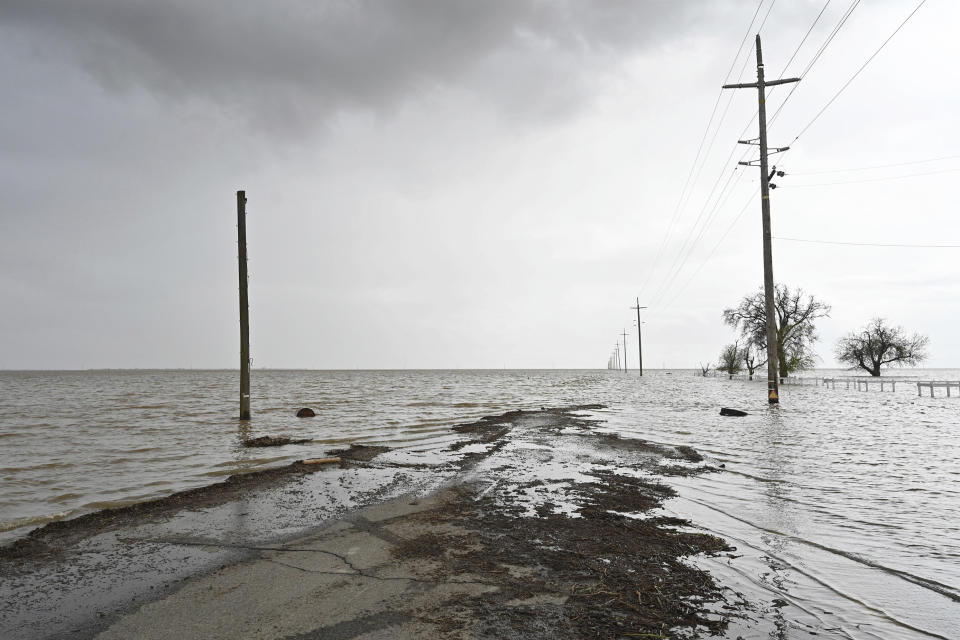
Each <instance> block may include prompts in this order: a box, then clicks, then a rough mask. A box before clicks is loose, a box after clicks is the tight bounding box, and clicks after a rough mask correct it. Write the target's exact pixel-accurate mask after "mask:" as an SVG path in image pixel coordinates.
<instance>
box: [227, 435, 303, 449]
mask: <svg viewBox="0 0 960 640" xmlns="http://www.w3.org/2000/svg"><path fill="white" fill-rule="evenodd" d="M307 442H312V440H311V439H310V438H300V439H295V438H290V437H287V436H260V437H259V438H250V439H249V440H244V441H243V446H245V447H281V446H283V445H285V444H305V443H307Z"/></svg>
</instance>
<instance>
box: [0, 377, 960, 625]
mask: <svg viewBox="0 0 960 640" xmlns="http://www.w3.org/2000/svg"><path fill="white" fill-rule="evenodd" d="M836 373H838V372H831V373H830V374H829V375H835V374H836ZM898 373H900V372H898ZM902 373H903V374H907V375H917V376H920V378H923V379H953V380H958V379H960V371H956V370H954V371H904V372H902ZM808 375H812V374H808ZM252 380H253V382H252V386H253V398H252V407H253V420H251V421H250V423H249V424H244V423H241V422H239V421H238V420H236V415H237V397H238V393H237V388H238V374H237V372H235V371H76V372H0V481H2V492H0V543H4V542H9V541H10V540H13V539H15V538H17V537H20V536H22V535H25V534H26V533H27V532H28V531H29V530H30V529H32V528H34V527H36V526H39V525H41V524H43V523H44V522H48V521H51V520H55V519H62V518H68V517H73V516H75V515H79V514H82V513H85V512H89V511H92V510H96V509H101V508H104V507H109V506H117V505H122V504H128V503H130V502H135V501H140V500H146V499H150V498H154V497H159V496H164V495H168V494H170V493H172V492H174V491H178V490H181V489H185V488H189V487H196V486H201V485H205V484H209V483H212V482H217V481H219V480H221V479H223V478H224V477H226V476H227V475H229V474H232V473H236V472H238V471H244V470H253V469H259V468H264V467H268V466H274V465H280V464H286V463H287V462H289V461H292V460H296V459H300V458H307V457H315V456H319V455H322V454H323V452H324V451H325V450H327V449H330V448H334V447H336V446H340V445H342V444H344V443H353V442H359V443H367V444H373V443H379V444H386V445H388V446H391V447H399V448H404V447H407V448H414V447H415V448H417V449H419V450H422V449H424V448H428V449H429V448H430V447H434V446H435V447H437V448H439V447H443V446H445V445H446V444H447V443H449V442H451V441H452V440H453V439H454V435H452V434H451V432H450V430H449V426H451V425H453V424H456V423H458V422H465V421H468V420H470V419H472V418H477V417H480V416H483V415H488V414H492V413H501V412H503V411H506V410H509V409H516V408H523V409H537V408H540V407H541V406H545V407H550V406H561V405H570V404H581V403H596V402H599V403H603V404H607V405H608V406H609V407H610V408H609V409H608V410H605V411H602V412H600V415H601V417H603V418H605V419H606V420H607V422H606V424H605V425H604V427H603V428H604V429H607V430H612V431H616V432H619V433H621V434H623V435H625V436H633V437H642V438H645V439H649V440H653V441H656V442H661V443H665V444H690V445H692V446H694V447H695V448H697V449H698V450H700V451H701V452H702V453H704V454H705V455H706V456H707V457H708V460H709V461H710V462H711V463H712V464H714V465H720V464H723V465H725V467H724V471H723V472H722V473H716V474H706V475H703V476H700V477H691V478H672V479H671V483H672V484H673V485H674V486H675V487H676V488H677V489H678V492H679V495H678V497H677V498H674V499H673V500H671V501H669V502H668V504H667V509H668V510H669V511H670V512H672V513H674V514H677V515H680V516H682V517H686V518H689V519H691V520H692V521H693V522H695V523H696V524H697V525H699V526H701V527H703V528H706V529H708V530H710V531H712V532H714V533H716V534H718V535H721V536H723V537H725V538H727V539H728V540H729V541H730V543H731V544H732V545H733V546H736V547H737V549H738V551H737V555H739V556H740V557H738V558H735V559H731V558H727V557H723V558H722V559H707V560H699V561H698V562H700V563H702V565H703V566H705V567H706V568H707V569H708V570H710V571H711V572H712V573H714V574H715V575H716V576H717V578H718V580H719V581H720V582H721V583H722V584H724V585H726V586H728V587H729V588H730V589H731V590H732V591H736V592H739V593H741V594H743V596H744V597H745V598H746V599H747V600H749V601H751V602H754V603H756V608H755V610H754V611H752V612H750V613H749V614H748V617H747V618H745V619H743V620H740V621H738V622H736V623H735V624H734V625H732V627H731V630H730V633H729V634H728V636H729V637H730V638H736V637H738V635H739V636H742V637H744V638H775V639H786V638H807V637H810V638H814V637H816V638H824V637H826V638H834V637H835V638H853V639H858V640H859V639H880V638H883V639H888V638H904V639H911V638H960V460H958V458H957V454H956V452H957V451H958V445H960V397H957V396H956V395H954V396H953V397H951V398H946V397H945V395H944V392H943V390H938V397H935V398H930V397H918V396H917V391H916V385H912V384H911V383H909V382H902V383H900V384H898V385H897V389H896V391H895V392H891V391H889V387H888V390H887V391H883V392H881V391H879V390H878V389H877V388H875V387H874V388H871V389H870V390H869V391H857V390H855V389H846V388H843V387H842V385H837V388H836V389H828V388H824V387H820V386H811V385H808V386H785V387H783V388H782V393H781V398H782V404H781V406H780V407H779V408H777V409H772V410H771V409H769V408H768V407H767V406H766V393H765V388H764V384H763V383H759V382H746V381H738V380H734V381H729V380H724V379H721V378H701V377H695V376H694V375H693V374H692V372H690V371H672V372H666V371H647V375H645V376H644V377H643V378H640V377H639V376H637V374H636V372H630V373H629V374H627V375H624V374H622V373H618V372H611V371H339V372H338V371H254V372H253V376H252ZM721 406H732V407H737V408H741V409H745V410H747V411H748V412H750V415H748V416H747V417H744V418H722V417H720V416H719V415H718V410H719V408H720V407H721ZM299 407H312V408H314V409H315V410H317V417H316V418H311V419H297V418H296V417H294V413H295V411H296V409H297V408H299ZM281 434H284V435H290V436H293V437H301V438H311V439H313V442H311V443H309V444H307V445H300V446H286V447H280V448H266V449H247V448H244V447H242V446H241V441H242V439H243V438H244V437H256V436H260V435H281ZM814 633H815V634H816V635H813V634H814Z"/></svg>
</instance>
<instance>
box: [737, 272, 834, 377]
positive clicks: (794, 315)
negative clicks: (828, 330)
mask: <svg viewBox="0 0 960 640" xmlns="http://www.w3.org/2000/svg"><path fill="white" fill-rule="evenodd" d="M774 310H775V312H776V315H777V317H776V325H777V345H776V349H777V360H778V362H779V369H780V371H779V373H780V377H781V378H786V377H787V376H788V375H790V374H791V373H793V372H795V371H801V370H803V369H809V368H810V367H812V366H813V365H814V364H816V361H817V356H816V353H814V351H813V344H814V343H815V342H816V341H817V337H818V336H817V329H816V325H815V323H814V322H815V321H816V320H817V319H818V318H823V317H826V316H829V315H830V305H828V304H827V303H825V302H821V301H820V300H817V299H816V298H814V297H813V296H812V295H805V294H804V293H803V289H801V288H799V287H797V288H796V290H791V289H790V287H788V286H786V285H782V284H778V285H776V286H775V287H774ZM723 321H724V322H726V323H727V324H728V325H730V326H731V327H733V328H735V329H738V330H739V331H740V335H741V336H742V337H743V339H744V340H745V342H746V344H747V345H749V346H750V347H752V348H753V349H755V350H756V351H757V352H759V353H766V351H767V312H766V305H765V303H764V296H763V288H762V287H761V288H760V290H759V291H758V292H757V293H755V294H753V295H751V296H745V297H744V298H743V300H741V301H740V305H739V306H738V307H736V308H732V309H724V311H723Z"/></svg>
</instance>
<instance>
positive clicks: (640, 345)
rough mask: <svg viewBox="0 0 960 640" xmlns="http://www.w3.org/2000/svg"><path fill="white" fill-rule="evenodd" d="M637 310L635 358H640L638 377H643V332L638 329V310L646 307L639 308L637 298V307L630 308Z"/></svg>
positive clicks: (638, 299)
mask: <svg viewBox="0 0 960 640" xmlns="http://www.w3.org/2000/svg"><path fill="white" fill-rule="evenodd" d="M630 308H631V309H636V310H637V356H638V357H639V358H640V377H641V378H642V377H643V331H642V330H641V329H640V309H646V307H641V306H640V298H637V306H635V307H630Z"/></svg>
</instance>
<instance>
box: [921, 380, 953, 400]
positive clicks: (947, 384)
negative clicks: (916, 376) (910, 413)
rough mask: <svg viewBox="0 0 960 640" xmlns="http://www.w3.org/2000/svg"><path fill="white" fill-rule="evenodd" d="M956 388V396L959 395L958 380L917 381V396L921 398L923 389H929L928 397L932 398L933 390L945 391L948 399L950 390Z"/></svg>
mask: <svg viewBox="0 0 960 640" xmlns="http://www.w3.org/2000/svg"><path fill="white" fill-rule="evenodd" d="M953 387H956V388H957V395H960V380H918V381H917V395H918V396H923V390H924V389H930V397H931V398H932V397H933V390H934V389H938V388H939V389H946V390H947V397H948V398H949V397H950V389H952V388H953Z"/></svg>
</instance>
